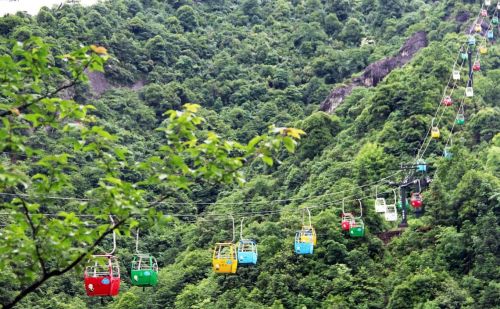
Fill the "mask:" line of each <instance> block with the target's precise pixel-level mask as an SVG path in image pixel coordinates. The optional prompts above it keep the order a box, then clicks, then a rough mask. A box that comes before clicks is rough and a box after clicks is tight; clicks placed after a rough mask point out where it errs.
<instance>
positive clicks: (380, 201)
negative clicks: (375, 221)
mask: <svg viewBox="0 0 500 309" xmlns="http://www.w3.org/2000/svg"><path fill="white" fill-rule="evenodd" d="M386 208H387V205H386V203H385V198H383V197H377V198H376V199H375V212H385V210H386Z"/></svg>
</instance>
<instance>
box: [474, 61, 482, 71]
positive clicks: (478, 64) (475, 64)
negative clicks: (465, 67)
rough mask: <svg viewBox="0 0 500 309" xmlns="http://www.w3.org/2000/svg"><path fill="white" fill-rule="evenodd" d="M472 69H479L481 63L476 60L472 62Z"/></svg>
mask: <svg viewBox="0 0 500 309" xmlns="http://www.w3.org/2000/svg"><path fill="white" fill-rule="evenodd" d="M472 70H473V71H474V72H477V71H481V63H480V62H479V60H478V61H476V62H474V65H472Z"/></svg>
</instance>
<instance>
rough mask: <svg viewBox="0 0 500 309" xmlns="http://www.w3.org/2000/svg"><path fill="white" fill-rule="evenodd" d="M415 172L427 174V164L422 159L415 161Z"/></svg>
mask: <svg viewBox="0 0 500 309" xmlns="http://www.w3.org/2000/svg"><path fill="white" fill-rule="evenodd" d="M417 172H427V163H425V161H424V160H422V159H420V160H418V161H417Z"/></svg>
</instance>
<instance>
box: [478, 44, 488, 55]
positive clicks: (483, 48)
mask: <svg viewBox="0 0 500 309" xmlns="http://www.w3.org/2000/svg"><path fill="white" fill-rule="evenodd" d="M479 53H480V54H481V55H486V54H487V53H488V48H487V47H486V46H479Z"/></svg>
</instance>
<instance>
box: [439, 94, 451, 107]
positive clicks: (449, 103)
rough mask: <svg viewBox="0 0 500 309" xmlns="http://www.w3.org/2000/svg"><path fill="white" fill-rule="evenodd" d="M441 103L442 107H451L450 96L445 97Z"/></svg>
mask: <svg viewBox="0 0 500 309" xmlns="http://www.w3.org/2000/svg"><path fill="white" fill-rule="evenodd" d="M441 103H443V105H444V106H452V105H453V100H452V99H451V97H450V96H446V97H444V98H443V101H442V102H441Z"/></svg>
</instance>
